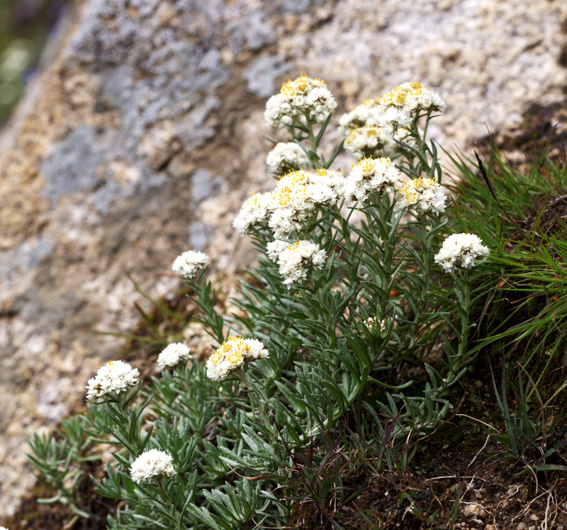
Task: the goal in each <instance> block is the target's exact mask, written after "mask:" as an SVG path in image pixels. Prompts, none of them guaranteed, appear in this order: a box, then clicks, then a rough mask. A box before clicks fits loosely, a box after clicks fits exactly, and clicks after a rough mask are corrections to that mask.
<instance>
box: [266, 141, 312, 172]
mask: <svg viewBox="0 0 567 530" xmlns="http://www.w3.org/2000/svg"><path fill="white" fill-rule="evenodd" d="M266 163H267V164H268V167H269V168H270V170H271V171H272V172H274V173H277V174H278V175H282V174H284V173H287V172H288V171H293V170H296V169H301V168H306V167H309V158H308V157H307V155H306V154H305V151H304V150H303V149H302V148H301V146H300V145H299V144H297V143H295V142H280V143H278V144H276V145H275V147H274V148H273V149H272V150H271V151H270V152H269V153H268V156H267V158H266Z"/></svg>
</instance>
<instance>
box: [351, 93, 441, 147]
mask: <svg viewBox="0 0 567 530" xmlns="http://www.w3.org/2000/svg"><path fill="white" fill-rule="evenodd" d="M444 109H445V103H444V101H443V100H442V99H441V98H440V97H439V95H438V94H437V93H435V92H433V91H431V90H429V89H428V88H425V87H424V86H422V85H421V83H403V84H402V85H400V86H397V87H395V88H393V89H392V90H391V91H390V92H388V93H386V94H382V96H381V97H379V98H376V99H370V100H367V101H365V102H364V103H363V104H362V105H359V106H358V107H356V108H355V109H354V110H352V111H350V112H349V113H347V114H344V115H343V116H342V117H341V118H340V130H341V132H342V134H343V135H344V136H345V137H346V142H345V148H346V150H347V151H350V152H351V153H352V154H353V156H354V157H355V158H361V157H362V156H374V152H375V150H377V149H378V150H380V149H382V150H383V151H384V153H385V154H387V155H393V154H396V153H403V152H404V151H405V150H407V149H408V147H410V148H414V149H415V148H417V142H416V141H415V140H414V138H413V137H412V134H411V133H410V132H409V130H410V129H411V128H412V127H413V125H414V123H415V122H416V120H417V119H418V118H419V117H420V116H421V114H422V113H424V112H425V113H432V112H442V111H443V110H444ZM418 130H420V129H419V128H418V127H417V126H416V131H418ZM421 133H422V134H423V131H421ZM404 144H405V145H404Z"/></svg>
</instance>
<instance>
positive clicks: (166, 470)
mask: <svg viewBox="0 0 567 530" xmlns="http://www.w3.org/2000/svg"><path fill="white" fill-rule="evenodd" d="M172 460H173V458H172V456H171V455H169V454H167V453H166V452H164V451H160V450H159V449H150V450H149V451H144V452H143V453H142V454H141V455H140V456H139V457H138V458H136V460H134V462H132V465H131V467H130V475H131V476H132V480H133V481H134V482H137V483H138V484H139V483H140V482H145V481H146V480H149V479H151V478H154V477H161V476H164V477H168V478H171V477H173V475H175V474H176V471H175V469H173V464H172Z"/></svg>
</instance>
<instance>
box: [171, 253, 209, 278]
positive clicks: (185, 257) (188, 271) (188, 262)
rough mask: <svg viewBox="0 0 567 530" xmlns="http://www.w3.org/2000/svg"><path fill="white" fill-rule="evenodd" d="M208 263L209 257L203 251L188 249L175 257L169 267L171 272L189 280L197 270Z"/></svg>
mask: <svg viewBox="0 0 567 530" xmlns="http://www.w3.org/2000/svg"><path fill="white" fill-rule="evenodd" d="M208 264H209V257H208V256H207V255H206V254H205V253H204V252H199V251H197V250H188V251H187V252H184V253H183V254H181V255H180V256H177V258H175V261H174V262H173V266H172V267H171V269H172V270H173V272H175V273H177V274H179V275H180V276H183V277H184V278H185V279H186V280H190V279H191V278H193V277H194V276H195V274H197V272H198V271H200V270H201V269H204V268H205V267H206V266H207V265H208Z"/></svg>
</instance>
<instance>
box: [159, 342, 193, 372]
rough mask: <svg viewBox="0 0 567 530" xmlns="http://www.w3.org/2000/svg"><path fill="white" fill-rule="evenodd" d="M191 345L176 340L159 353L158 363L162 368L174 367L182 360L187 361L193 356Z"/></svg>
mask: <svg viewBox="0 0 567 530" xmlns="http://www.w3.org/2000/svg"><path fill="white" fill-rule="evenodd" d="M189 352H190V350H189V347H188V346H186V345H185V344H182V343H181V342H174V343H172V344H168V345H167V346H166V347H165V349H164V350H163V351H162V352H161V353H160V354H159V356H158V359H157V365H158V367H159V368H160V369H162V370H163V369H164V368H173V367H174V366H177V365H178V364H179V363H181V362H185V361H187V360H189V359H191V358H192V356H191V354H190V353H189Z"/></svg>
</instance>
